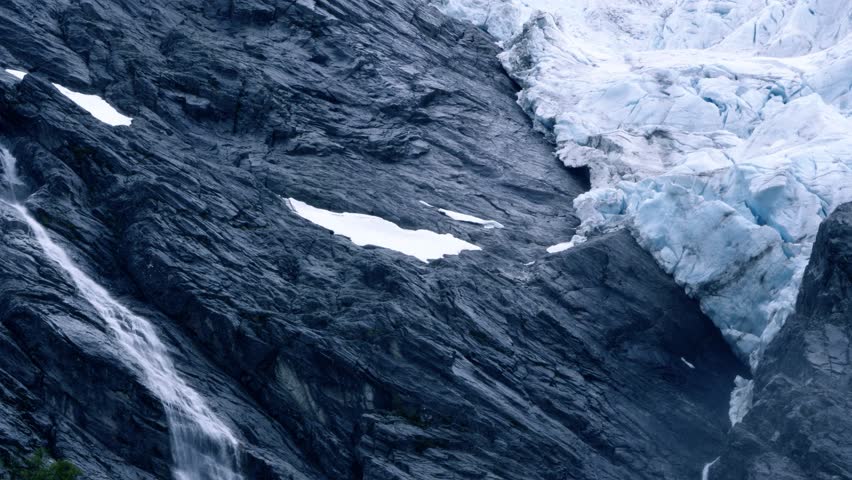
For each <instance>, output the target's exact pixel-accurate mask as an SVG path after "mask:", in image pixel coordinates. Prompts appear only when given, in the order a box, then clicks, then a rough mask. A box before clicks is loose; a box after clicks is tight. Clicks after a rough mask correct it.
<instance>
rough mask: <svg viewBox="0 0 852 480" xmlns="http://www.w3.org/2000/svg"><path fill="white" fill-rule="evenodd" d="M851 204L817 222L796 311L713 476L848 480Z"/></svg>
mask: <svg viewBox="0 0 852 480" xmlns="http://www.w3.org/2000/svg"><path fill="white" fill-rule="evenodd" d="M850 291H852V204H848V203H847V204H845V205H842V206H841V207H840V208H838V209H837V210H836V211H835V212H834V213H833V214H832V215H831V216H829V217H828V219H827V220H826V221H825V222H824V223H823V224H822V226H821V227H820V230H819V234H818V235H817V240H816V244H815V245H814V251H813V254H812V256H811V261H810V264H809V265H808V268H807V270H806V271H805V278H804V280H803V281H802V289H801V291H800V292H799V298H798V301H797V305H796V313H795V315H793V316H791V317H790V319H789V320H787V323H786V325H784V328H783V329H782V330H781V332H780V333H779V335H778V337H777V338H776V339H775V341H774V342H773V343H772V344H771V345H770V347H769V349H768V350H767V351H766V355H765V357H764V359H763V362H762V364H761V366H760V368H759V369H758V371H757V373H756V375H755V390H754V407H753V408H752V410H751V412H749V414H748V415H747V416H746V417H745V419H744V421H743V423H741V424H738V425H737V426H736V427H734V429H733V430H732V432H731V434H730V436H729V440H728V443H727V446H726V448H725V450H724V454H723V455H722V458H721V460H720V461H719V462H718V463H717V464H716V465H714V467H713V468H712V469H711V478H713V479H717V478H718V479H754V480H759V479H767V480H768V479H773V480H775V479H785V480H786V479H789V480H799V479H801V480H804V479H808V480H835V479H842V478H852V418H850V415H849V412H850V409H852V388H851V387H852V364H850V358H852V347H850V343H851V342H852V296H850Z"/></svg>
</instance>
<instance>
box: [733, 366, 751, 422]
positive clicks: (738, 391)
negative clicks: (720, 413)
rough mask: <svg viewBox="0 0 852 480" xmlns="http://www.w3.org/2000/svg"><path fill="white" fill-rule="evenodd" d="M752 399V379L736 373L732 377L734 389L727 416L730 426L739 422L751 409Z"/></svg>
mask: <svg viewBox="0 0 852 480" xmlns="http://www.w3.org/2000/svg"><path fill="white" fill-rule="evenodd" d="M753 400H754V380H746V379H745V378H743V377H741V376H739V375H737V378H735V379H734V391H733V392H732V393H731V404H730V408H729V409H728V418H729V419H730V420H731V426H732V427H733V426H734V425H736V424H738V423H740V422H742V421H743V418H745V416H746V414H747V413H748V411H749V410H751V406H752V401H753Z"/></svg>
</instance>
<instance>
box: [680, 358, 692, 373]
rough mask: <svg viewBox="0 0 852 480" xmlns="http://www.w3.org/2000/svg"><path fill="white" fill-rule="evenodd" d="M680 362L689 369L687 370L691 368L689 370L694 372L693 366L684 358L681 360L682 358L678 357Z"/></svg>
mask: <svg viewBox="0 0 852 480" xmlns="http://www.w3.org/2000/svg"><path fill="white" fill-rule="evenodd" d="M680 361H681V362H683V363H684V364H686V366H687V367H689V368H691V369H693V370H695V365H693V364H692V363H690V362H689V361H688V360H687V359H685V358H683V357H680Z"/></svg>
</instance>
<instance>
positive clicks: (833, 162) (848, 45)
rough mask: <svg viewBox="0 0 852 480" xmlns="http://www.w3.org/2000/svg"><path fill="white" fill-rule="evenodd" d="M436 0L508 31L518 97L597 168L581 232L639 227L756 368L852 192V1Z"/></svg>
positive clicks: (581, 205)
mask: <svg viewBox="0 0 852 480" xmlns="http://www.w3.org/2000/svg"><path fill="white" fill-rule="evenodd" d="M435 1H436V2H437V3H438V4H439V7H440V8H442V9H443V10H444V11H445V12H446V13H448V14H451V15H455V16H458V17H459V18H463V19H466V20H470V21H472V22H474V23H476V24H477V25H479V26H480V27H482V28H485V29H487V30H488V31H489V32H491V33H492V34H494V35H495V36H496V37H497V38H498V40H501V41H502V44H503V45H504V48H505V50H504V52H503V53H502V54H501V55H500V60H501V62H502V63H503V65H504V67H505V69H506V71H507V72H508V73H509V74H510V75H511V76H512V77H513V78H514V79H515V80H516V81H517V82H518V83H519V85H521V87H522V90H521V92H520V93H519V94H518V103H519V104H520V105H521V107H522V108H523V109H524V110H525V111H526V112H527V113H528V114H529V115H530V117H531V118H532V119H533V123H534V125H535V126H536V127H537V128H538V129H540V130H541V131H543V132H545V133H546V134H548V135H550V136H552V138H553V139H554V141H555V142H556V146H557V152H556V153H557V156H558V157H559V158H560V160H561V161H562V162H563V163H564V164H565V165H566V166H569V167H582V166H587V167H588V168H589V171H590V174H591V181H592V190H591V191H590V192H588V193H586V194H584V195H581V196H579V197H577V199H576V200H575V201H574V206H575V209H576V211H577V215H578V216H579V217H580V219H581V222H582V224H581V226H580V228H579V229H578V232H577V233H578V235H581V236H589V235H595V234H598V233H601V232H607V231H611V230H613V229H617V228H622V227H627V228H629V229H631V231H632V232H633V234H634V236H635V237H636V238H637V240H638V241H639V243H640V244H641V245H642V246H643V247H644V248H645V249H647V250H648V251H649V252H651V254H652V255H653V256H654V258H655V259H656V260H657V262H658V263H659V264H660V265H661V266H662V267H663V268H664V269H665V270H666V271H667V272H668V273H670V274H672V275H673V276H674V278H675V280H676V281H677V282H678V283H680V284H681V285H683V286H684V288H685V290H686V291H687V292H688V293H689V294H690V295H692V296H694V297H696V298H697V299H699V300H700V303H701V307H702V309H703V310H704V312H705V313H706V314H707V315H708V316H709V317H710V318H711V319H712V320H713V321H714V323H715V324H716V325H717V326H718V327H719V329H720V330H721V331H722V333H723V335H724V337H725V339H726V340H727V341H728V342H729V343H730V344H731V345H732V346H733V347H734V350H735V351H736V352H737V353H738V354H739V356H740V357H741V358H743V359H747V360H748V361H749V362H750V364H751V366H752V367H753V368H754V367H756V366H757V363H758V361H759V359H760V357H761V355H762V351H763V349H764V348H765V346H766V345H767V344H768V343H769V342H770V341H771V340H772V338H773V337H774V336H775V334H776V333H777V332H778V331H779V330H780V328H781V326H782V325H783V323H784V321H785V320H786V318H787V316H788V315H789V314H790V313H791V312H792V311H793V307H794V305H795V299H796V295H797V292H798V288H799V284H800V282H801V278H802V274H803V272H804V268H805V266H806V265H807V262H808V259H809V257H810V252H811V248H812V245H813V242H814V239H815V235H816V232H817V228H818V226H819V224H820V222H821V221H822V220H823V219H824V218H825V217H826V216H827V215H828V214H830V213H831V212H832V211H833V210H834V208H836V207H837V206H838V205H840V204H842V203H844V202H847V201H852V122H850V119H849V117H850V116H852V83H850V82H849V78H850V76H852V35H850V32H852V21H850V18H852V2H849V1H847V0H822V1H819V2H813V1H808V0H789V1H785V2H774V1H773V2H763V1H751V0H701V1H694V0H686V1H680V0H678V1H675V0H661V1H659V2H636V1H632V0H576V1H562V2H560V1H555V0H435ZM536 10H542V11H543V12H536Z"/></svg>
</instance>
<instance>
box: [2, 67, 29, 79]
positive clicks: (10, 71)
mask: <svg viewBox="0 0 852 480" xmlns="http://www.w3.org/2000/svg"><path fill="white" fill-rule="evenodd" d="M5 72H6V73H8V74H9V75H11V76H13V77H15V78H17V79H18V80H23V79H24V77H26V76H27V72H23V71H21V70H14V69H12V68H7V69H5Z"/></svg>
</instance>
